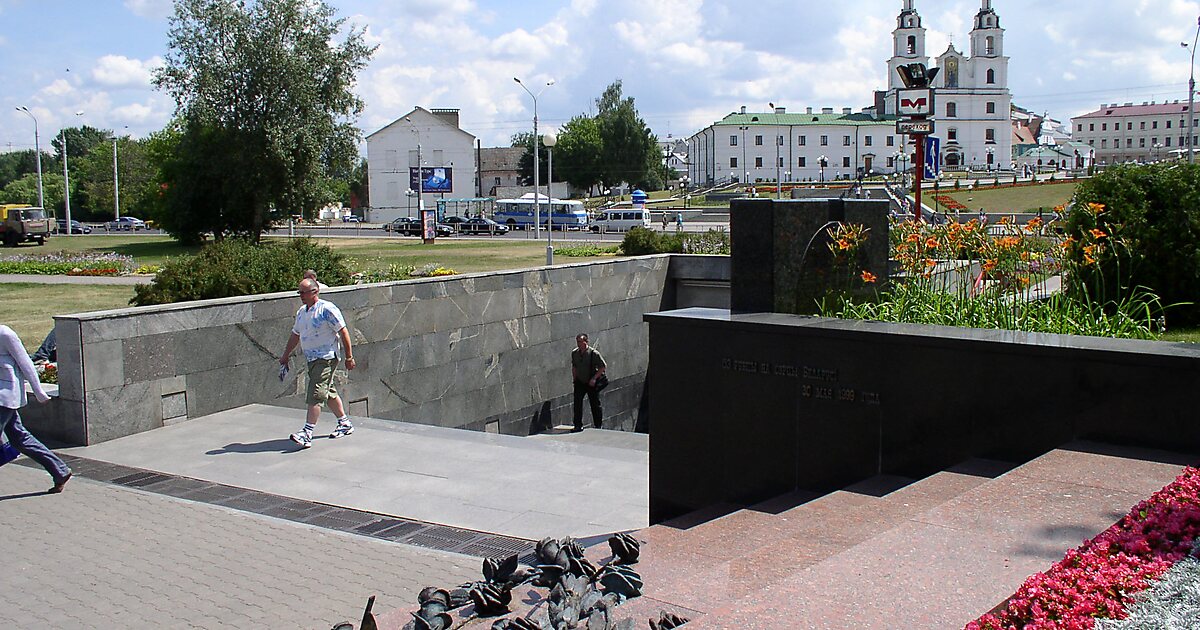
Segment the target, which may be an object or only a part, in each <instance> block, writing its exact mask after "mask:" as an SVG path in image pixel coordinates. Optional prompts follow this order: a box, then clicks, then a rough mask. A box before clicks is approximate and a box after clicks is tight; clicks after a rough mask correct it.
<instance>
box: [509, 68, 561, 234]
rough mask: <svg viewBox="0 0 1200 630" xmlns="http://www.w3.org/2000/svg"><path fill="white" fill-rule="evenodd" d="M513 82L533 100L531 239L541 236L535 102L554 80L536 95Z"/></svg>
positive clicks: (519, 82) (540, 168)
mask: <svg viewBox="0 0 1200 630" xmlns="http://www.w3.org/2000/svg"><path fill="white" fill-rule="evenodd" d="M513 81H516V82H517V85H519V86H521V89H522V90H525V92H526V93H527V94H529V96H530V97H531V98H533V237H534V238H538V237H539V236H541V232H539V231H538V230H540V229H541V227H542V199H541V193H540V192H538V190H539V184H538V171H540V170H542V165H541V163H540V161H539V159H538V143H539V142H540V140H539V138H538V114H537V100H538V97H539V96H541V95H542V92H545V91H546V88H548V87H550V86H551V85H554V79H550V80H549V81H547V82H546V85H545V87H543V88H542V89H540V90H538V93H537V94H534V93H533V92H530V91H529V88H527V87H525V84H524V83H522V82H521V79H519V78H517V77H513Z"/></svg>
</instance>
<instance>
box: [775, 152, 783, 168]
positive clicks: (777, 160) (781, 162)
mask: <svg viewBox="0 0 1200 630" xmlns="http://www.w3.org/2000/svg"><path fill="white" fill-rule="evenodd" d="M775 160H776V162H778V164H776V166H778V167H779V168H783V156H782V155H781V156H779V157H778V158H775Z"/></svg>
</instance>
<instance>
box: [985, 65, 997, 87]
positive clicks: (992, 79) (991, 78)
mask: <svg viewBox="0 0 1200 630" xmlns="http://www.w3.org/2000/svg"><path fill="white" fill-rule="evenodd" d="M995 83H996V71H995V70H993V69H991V68H988V71H987V84H988V85H993V84H995Z"/></svg>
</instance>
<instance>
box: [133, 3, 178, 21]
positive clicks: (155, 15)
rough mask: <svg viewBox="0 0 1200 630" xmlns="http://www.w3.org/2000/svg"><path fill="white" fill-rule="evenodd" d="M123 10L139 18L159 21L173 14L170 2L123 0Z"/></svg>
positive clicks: (172, 6)
mask: <svg viewBox="0 0 1200 630" xmlns="http://www.w3.org/2000/svg"><path fill="white" fill-rule="evenodd" d="M125 8H126V9H129V11H130V12H131V13H133V14H134V15H137V16H139V17H144V18H147V19H151V20H160V19H163V18H165V17H167V16H169V15H171V14H172V13H173V12H174V10H175V9H174V5H173V3H172V2H171V0H125Z"/></svg>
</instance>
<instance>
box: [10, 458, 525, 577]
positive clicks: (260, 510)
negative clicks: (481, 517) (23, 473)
mask: <svg viewBox="0 0 1200 630" xmlns="http://www.w3.org/2000/svg"><path fill="white" fill-rule="evenodd" d="M62 458H63V460H64V461H66V462H67V464H68V465H69V466H70V467H71V469H72V470H73V471H74V472H75V474H76V475H78V476H80V477H85V478H88V479H92V480H94V481H101V482H107V483H113V484H117V485H121V486H126V487H130V488H138V489H140V490H143V491H145V492H153V493H156V494H162V495H167V496H172V497H177V498H181V499H187V500H190V501H198V502H201V503H208V504H211V505H219V506H223V507H227V508H232V509H235V510H241V511H243V512H252V513H254V514H262V515H265V516H273V517H276V518H284V519H288V520H292V521H297V522H302V523H307V524H309V525H315V526H317V527H323V528H326V529H332V530H337V531H340V532H346V533H349V534H358V535H361V536H370V537H372V538H376V539H382V540H388V541H392V542H398V543H402V544H407V545H414V546H417V547H423V548H426V549H436V550H439V551H450V552H454V553H461V554H464V555H470V556H475V557H478V558H505V557H508V556H510V555H512V554H514V553H516V554H524V555H522V556H521V557H520V560H521V562H524V563H526V564H532V563H533V562H534V561H535V560H534V556H533V545H534V543H533V541H531V540H524V539H521V538H513V537H510V536H499V535H495V534H488V533H485V532H477V531H472V530H468V529H460V528H457V527H450V526H447V525H437V524H434V523H425V522H422V521H414V520H409V519H402V518H393V517H389V516H383V515H380V514H376V513H374V512H364V511H361V510H355V509H351V508H345V507H338V506H334V505H327V504H324V503H317V502H314V501H303V500H300V499H293V498H291V497H284V496H279V495H275V494H270V493H267V492H258V491H256V490H248V489H246V488H238V487H235V486H227V485H224V484H219V483H213V482H209V481H204V480H201V479H192V478H190V477H180V476H177V475H168V474H164V473H159V472H154V471H150V470H143V469H140V468H133V467H130V466H122V465H120V464H111V463H108V462H101V461H98V460H93V459H85V458H82V457H76V456H72V455H64V456H62ZM17 463H19V464H22V465H25V466H29V467H31V468H38V467H39V465H38V464H37V463H36V462H33V461H31V460H29V458H27V457H26V458H21V459H20V460H19V461H18V462H17Z"/></svg>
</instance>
